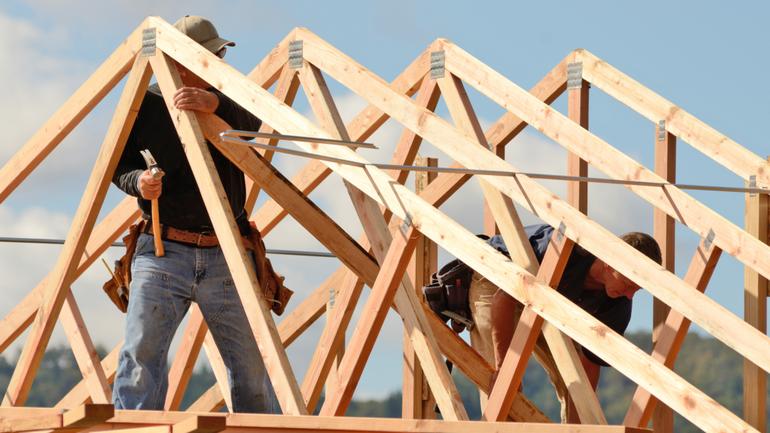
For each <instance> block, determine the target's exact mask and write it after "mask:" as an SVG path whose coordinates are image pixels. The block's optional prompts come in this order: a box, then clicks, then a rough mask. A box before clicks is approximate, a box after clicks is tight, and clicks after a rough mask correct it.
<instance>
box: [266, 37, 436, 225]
mask: <svg viewBox="0 0 770 433" xmlns="http://www.w3.org/2000/svg"><path fill="white" fill-rule="evenodd" d="M429 50H430V47H428V49H426V50H425V51H423V52H422V53H421V54H420V55H419V56H417V58H416V59H415V60H414V61H413V62H412V63H411V64H410V65H409V66H407V68H406V69H404V71H403V72H401V74H399V75H398V77H396V79H395V80H393V82H392V83H391V86H392V88H393V90H395V91H396V92H399V93H404V94H406V95H407V96H411V95H413V94H414V93H415V92H416V91H417V89H418V87H419V86H420V83H421V82H422V79H423V76H425V73H426V72H427V71H428V70H429V69H430V68H429V65H430V56H429ZM387 120H388V116H387V114H385V113H384V112H382V111H381V110H380V109H379V108H377V107H375V106H374V105H371V104H370V105H368V106H367V107H366V108H364V109H363V110H362V111H361V112H359V114H358V115H356V116H355V117H354V118H353V120H352V121H351V122H350V123H349V124H348V125H347V130H348V132H349V133H350V136H351V138H353V139H354V140H355V141H364V140H366V139H367V138H369V137H370V136H371V135H372V134H374V132H375V131H376V130H377V129H378V128H379V127H380V126H382V125H383V124H384V123H385V121H387ZM330 173H331V170H330V169H329V168H328V167H326V166H325V165H324V164H322V163H320V162H319V161H312V162H310V163H308V164H307V165H306V166H305V167H304V168H303V169H302V170H301V171H300V172H299V173H298V174H297V175H296V176H295V177H294V178H293V179H292V183H293V184H294V185H295V186H296V188H297V189H299V190H300V191H302V193H304V194H305V195H309V194H310V192H311V191H313V190H314V189H315V188H316V187H317V186H318V185H319V184H320V183H321V182H322V181H323V180H324V179H326V177H327V176H328V175H329V174H330ZM284 216H286V211H285V210H283V209H282V208H281V206H279V205H278V204H277V203H276V202H275V201H273V200H269V201H268V202H266V203H265V204H264V205H263V206H262V207H261V208H260V209H259V210H258V211H257V212H256V214H255V216H254V219H255V220H257V221H264V223H263V224H258V228H259V230H260V232H262V231H265V230H270V229H272V228H273V227H275V225H277V224H278V222H279V221H280V220H281V219H282V218H283V217H284Z"/></svg>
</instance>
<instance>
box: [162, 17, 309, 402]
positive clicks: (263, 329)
mask: <svg viewBox="0 0 770 433" xmlns="http://www.w3.org/2000/svg"><path fill="white" fill-rule="evenodd" d="M177 32H178V31H177ZM180 35H181V33H180ZM168 36H170V35H168V34H166V33H163V34H158V36H157V37H158V39H163V38H167V37H168ZM209 54H211V53H209ZM214 57H216V56H214ZM217 59H218V58H217ZM217 61H219V62H222V61H221V59H218V60H217ZM151 62H152V66H153V71H154V72H155V76H156V78H157V79H158V84H160V87H161V90H162V92H163V94H164V99H165V101H166V106H167V107H168V109H169V113H171V117H172V119H173V120H174V123H175V125H174V126H176V128H177V131H178V132H179V135H180V138H181V139H182V142H183V143H184V146H183V147H184V150H185V154H186V155H187V158H188V160H189V161H190V166H191V167H192V168H193V170H192V171H193V175H194V176H195V180H196V182H197V183H198V187H199V188H200V190H201V196H202V197H203V200H204V203H205V204H206V210H207V211H208V212H209V216H210V218H211V222H212V224H213V226H214V229H215V231H216V233H217V238H218V239H219V242H220V245H221V247H222V252H223V254H224V256H225V260H226V262H227V265H228V267H229V268H230V272H231V274H232V276H233V281H234V282H235V287H236V289H237V291H238V295H239V297H240V299H241V303H243V307H244V310H245V311H246V317H247V319H248V321H249V326H251V329H252V332H253V333H254V338H255V339H256V341H257V346H258V347H259V350H260V352H261V354H262V357H263V359H264V361H265V367H266V369H267V372H268V374H269V376H270V379H271V381H272V383H273V388H274V389H275V392H276V395H277V397H278V402H279V404H280V406H281V409H283V411H284V413H287V414H299V415H301V414H306V413H307V411H306V410H305V405H304V403H303V401H302V395H301V394H300V391H299V386H298V385H297V380H296V378H295V377H294V374H293V372H292V371H291V366H290V365H289V360H288V358H287V356H286V352H285V350H284V348H283V346H282V345H281V344H280V337H279V336H278V330H277V329H276V327H275V323H274V322H273V318H272V316H271V314H270V311H269V310H268V308H267V304H266V302H265V300H264V298H263V296H262V290H261V289H260V288H259V282H258V281H257V275H256V273H255V270H254V268H253V267H252V266H250V265H249V262H250V261H251V259H250V258H249V256H248V255H247V253H246V250H245V249H244V247H243V244H242V243H241V241H240V232H239V231H238V227H237V226H236V224H235V218H234V216H233V214H232V210H231V209H230V205H229V203H228V202H227V196H226V194H225V192H224V188H223V187H222V183H221V181H220V180H219V176H218V175H217V174H216V173H217V170H216V167H215V166H214V162H213V160H212V159H211V154H210V153H209V150H208V146H207V144H206V140H205V139H204V137H203V134H202V132H201V131H200V127H199V125H198V120H197V119H196V116H195V114H194V113H192V112H188V111H183V110H177V109H176V108H175V107H174V104H173V100H172V99H171V98H172V95H173V94H174V92H175V91H176V90H177V89H179V88H180V87H182V81H181V79H180V78H179V74H178V72H177V71H176V66H175V65H174V64H173V63H172V61H171V59H170V58H168V57H166V55H165V54H163V53H158V55H156V56H153V57H152V58H151ZM222 63H223V62H222ZM260 89H261V87H260Z"/></svg>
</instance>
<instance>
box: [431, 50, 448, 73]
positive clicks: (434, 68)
mask: <svg viewBox="0 0 770 433" xmlns="http://www.w3.org/2000/svg"><path fill="white" fill-rule="evenodd" d="M445 60H446V54H445V53H444V50H441V51H433V52H431V53H430V78H431V79H432V80H435V79H436V78H444V61H445Z"/></svg>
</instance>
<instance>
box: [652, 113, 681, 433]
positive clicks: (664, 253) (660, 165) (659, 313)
mask: <svg viewBox="0 0 770 433" xmlns="http://www.w3.org/2000/svg"><path fill="white" fill-rule="evenodd" d="M655 173H657V174H658V175H660V176H661V177H662V178H664V179H666V180H667V181H669V182H671V183H675V182H676V136H674V135H673V134H671V133H669V132H667V131H666V129H665V125H661V124H660V123H657V124H655ZM652 232H653V237H654V238H655V240H656V241H657V242H658V245H659V246H660V250H661V251H660V252H661V258H662V265H663V267H664V268H666V269H668V270H669V271H671V272H676V264H675V258H676V231H675V221H674V219H673V218H671V217H670V216H668V215H666V213H665V212H663V211H661V210H660V209H657V208H655V209H653V214H652ZM670 311H671V309H670V308H669V307H668V306H667V305H666V304H664V303H663V302H661V301H660V300H658V299H657V298H653V305H652V342H653V344H656V343H657V342H658V340H659V336H660V330H661V327H662V326H663V325H664V324H665V322H666V316H668V314H669V312H670ZM645 425H646V424H645ZM652 425H653V429H654V430H655V432H656V433H673V430H674V413H673V412H672V411H671V408H669V407H666V406H664V405H656V406H655V409H654V413H653V419H652Z"/></svg>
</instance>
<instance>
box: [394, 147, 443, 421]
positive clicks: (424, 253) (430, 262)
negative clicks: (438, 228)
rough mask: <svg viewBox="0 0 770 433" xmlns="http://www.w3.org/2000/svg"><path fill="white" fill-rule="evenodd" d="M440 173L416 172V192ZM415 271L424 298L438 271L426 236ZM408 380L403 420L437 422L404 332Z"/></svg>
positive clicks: (427, 162)
mask: <svg viewBox="0 0 770 433" xmlns="http://www.w3.org/2000/svg"><path fill="white" fill-rule="evenodd" d="M415 165H424V166H428V167H438V159H436V158H423V157H420V156H418V157H417V159H416V160H415ZM436 175H437V173H428V172H415V179H414V183H415V185H414V190H415V192H416V193H417V194H420V193H422V191H423V190H424V189H425V187H426V186H428V184H429V183H430V182H431V181H433V179H435V178H436ZM409 266H410V267H412V272H410V274H411V275H413V279H414V281H413V283H414V288H415V289H416V291H417V295H418V296H420V297H422V287H423V286H424V285H426V284H428V283H429V282H430V276H431V275H432V274H433V273H434V272H436V270H437V269H438V248H437V247H436V244H435V243H434V242H432V241H431V240H430V239H428V238H427V237H425V236H424V235H422V234H419V235H418V237H417V247H416V249H415V253H414V255H413V256H412V261H411V263H410V264H409ZM403 374H404V376H403V388H402V393H401V417H402V418H404V419H433V418H435V412H434V411H433V404H435V403H434V401H433V396H432V394H431V392H430V388H429V387H428V382H427V380H426V379H425V375H424V374H423V371H422V368H421V367H420V361H419V359H418V358H417V355H416V354H415V352H414V348H413V347H412V342H411V339H410V337H409V335H408V334H407V331H406V329H404V373H403Z"/></svg>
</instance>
